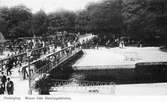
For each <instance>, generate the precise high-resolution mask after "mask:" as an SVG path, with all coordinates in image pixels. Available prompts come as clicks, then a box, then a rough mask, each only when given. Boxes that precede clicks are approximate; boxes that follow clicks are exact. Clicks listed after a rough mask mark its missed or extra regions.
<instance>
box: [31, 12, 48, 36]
mask: <svg viewBox="0 0 167 102" xmlns="http://www.w3.org/2000/svg"><path fill="white" fill-rule="evenodd" d="M47 30H48V17H47V15H46V14H45V12H44V11H42V10H40V11H39V12H37V13H36V14H34V15H33V16H32V23H31V32H32V33H33V35H37V36H45V34H46V33H47Z"/></svg>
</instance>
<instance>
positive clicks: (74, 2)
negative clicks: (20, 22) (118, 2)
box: [0, 0, 101, 13]
mask: <svg viewBox="0 0 167 102" xmlns="http://www.w3.org/2000/svg"><path fill="white" fill-rule="evenodd" d="M98 1H101V0H0V6H1V7H2V6H7V7H12V6H16V5H21V4H22V5H25V6H26V7H28V8H30V9H31V10H32V12H33V13H35V12H37V11H39V10H41V9H42V10H44V11H45V12H46V13H50V12H53V11H58V10H70V11H77V10H81V9H84V8H85V7H86V6H87V5H88V4H89V3H90V2H98Z"/></svg>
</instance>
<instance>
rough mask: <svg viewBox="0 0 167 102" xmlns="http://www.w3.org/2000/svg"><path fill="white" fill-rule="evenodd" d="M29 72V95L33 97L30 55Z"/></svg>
mask: <svg viewBox="0 0 167 102" xmlns="http://www.w3.org/2000/svg"><path fill="white" fill-rule="evenodd" d="M28 72H29V91H28V94H29V95H32V89H31V71H30V56H29V55H28Z"/></svg>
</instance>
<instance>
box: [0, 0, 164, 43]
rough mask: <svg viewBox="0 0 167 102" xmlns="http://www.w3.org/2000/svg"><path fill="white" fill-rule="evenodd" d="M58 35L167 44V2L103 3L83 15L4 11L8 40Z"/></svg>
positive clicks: (0, 21)
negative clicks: (62, 33)
mask: <svg viewBox="0 0 167 102" xmlns="http://www.w3.org/2000/svg"><path fill="white" fill-rule="evenodd" d="M57 31H67V32H80V33H86V32H91V33H94V34H99V35H100V36H104V35H105V36H107V38H111V37H112V38H113V37H120V36H127V37H131V38H133V39H136V40H142V41H144V42H146V43H151V44H154V43H166V41H167V36H166V32H167V1H166V0H103V1H102V2H98V3H91V4H89V5H87V7H86V9H84V10H82V11H78V12H71V11H59V12H53V13H50V14H46V13H45V12H44V11H39V12H37V13H35V14H32V13H31V10H30V9H28V8H27V7H25V6H16V7H12V8H7V7H3V8H0V32H2V33H3V34H4V36H5V37H6V38H17V37H24V36H33V35H37V36H47V35H50V34H54V33H55V32H57Z"/></svg>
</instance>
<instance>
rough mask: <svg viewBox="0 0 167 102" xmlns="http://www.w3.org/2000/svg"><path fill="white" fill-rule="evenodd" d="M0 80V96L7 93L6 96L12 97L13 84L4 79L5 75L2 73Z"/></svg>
mask: <svg viewBox="0 0 167 102" xmlns="http://www.w3.org/2000/svg"><path fill="white" fill-rule="evenodd" d="M1 74H2V75H1V80H0V95H3V94H5V93H7V94H8V95H13V92H14V83H13V81H11V79H10V78H9V77H8V78H7V77H6V75H5V74H4V73H3V72H2V73H1Z"/></svg>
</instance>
